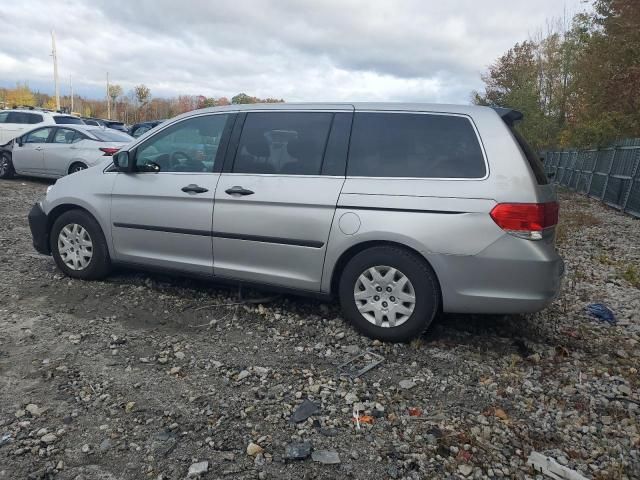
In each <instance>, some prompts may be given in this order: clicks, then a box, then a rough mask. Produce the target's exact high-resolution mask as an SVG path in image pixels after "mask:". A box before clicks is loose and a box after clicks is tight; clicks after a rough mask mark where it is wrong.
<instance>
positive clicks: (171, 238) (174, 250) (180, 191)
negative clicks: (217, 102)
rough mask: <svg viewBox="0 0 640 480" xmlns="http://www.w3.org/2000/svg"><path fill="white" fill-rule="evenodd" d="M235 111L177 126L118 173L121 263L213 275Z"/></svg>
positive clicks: (116, 242)
mask: <svg viewBox="0 0 640 480" xmlns="http://www.w3.org/2000/svg"><path fill="white" fill-rule="evenodd" d="M233 117H234V115H233V114H213V115H200V116H197V117H190V118H187V119H185V120H181V121H179V122H176V123H174V124H171V125H169V126H167V127H165V128H163V129H162V130H160V131H159V132H157V133H156V134H155V135H153V136H152V137H149V138H148V139H146V140H145V141H144V142H143V143H142V144H140V145H138V146H136V147H135V148H134V149H133V150H132V151H131V152H130V155H132V157H133V161H134V162H135V164H134V165H135V167H134V170H135V171H134V172H131V173H118V174H117V175H118V177H117V179H116V181H115V185H114V189H113V193H112V198H111V220H112V237H113V248H114V251H115V255H116V260H119V261H124V262H128V263H134V264H140V265H146V266H152V267H161V268H167V269H172V270H177V271H184V272H189V273H198V274H206V275H212V274H213V255H212V240H211V222H212V215H213V201H214V193H215V190H216V185H217V183H218V179H219V176H220V174H219V173H214V168H213V167H214V163H215V162H216V158H217V157H218V156H220V157H221V156H222V155H223V154H224V148H222V145H224V144H225V143H226V138H227V137H228V135H229V130H230V124H231V123H232V119H233Z"/></svg>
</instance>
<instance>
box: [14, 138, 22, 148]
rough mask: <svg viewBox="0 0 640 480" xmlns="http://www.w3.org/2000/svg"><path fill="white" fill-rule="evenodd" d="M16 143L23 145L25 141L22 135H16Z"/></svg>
mask: <svg viewBox="0 0 640 480" xmlns="http://www.w3.org/2000/svg"><path fill="white" fill-rule="evenodd" d="M16 143H17V144H18V146H19V147H21V146H22V143H23V139H22V137H16Z"/></svg>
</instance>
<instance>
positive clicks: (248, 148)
mask: <svg viewBox="0 0 640 480" xmlns="http://www.w3.org/2000/svg"><path fill="white" fill-rule="evenodd" d="M332 118H333V113H326V112H312V113H307V112H264V113H263V112H255V113H249V114H247V118H246V120H245V122H244V127H243V129H242V135H241V136H240V142H239V144H238V150H237V153H236V158H235V162H234V165H233V171H234V172H237V173H256V174H261V173H262V174H264V173H271V174H278V175H319V174H320V169H321V167H322V158H323V156H324V151H325V146H326V144H327V137H328V135H329V128H330V127H331V120H332Z"/></svg>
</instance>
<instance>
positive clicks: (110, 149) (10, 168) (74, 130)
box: [0, 125, 133, 179]
mask: <svg viewBox="0 0 640 480" xmlns="http://www.w3.org/2000/svg"><path fill="white" fill-rule="evenodd" d="M132 140H133V138H132V137H130V136H129V135H128V134H126V133H122V132H118V131H116V130H110V129H108V128H104V127H92V126H89V125H65V126H64V127H62V126H47V127H38V128H35V129H33V130H30V131H28V132H27V133H24V134H22V135H21V136H19V137H16V138H14V139H13V140H11V141H10V142H9V143H8V144H6V145H3V146H2V147H0V178H5V179H6V178H11V177H13V176H14V175H15V174H18V175H28V176H32V177H46V178H59V177H62V176H64V175H67V174H69V173H74V172H78V171H80V170H84V169H85V168H87V167H90V166H93V165H96V164H98V163H100V162H102V161H104V160H105V157H110V156H111V155H113V154H114V153H115V152H117V151H118V150H119V149H120V148H121V147H122V146H123V145H126V144H127V143H129V142H131V141H132Z"/></svg>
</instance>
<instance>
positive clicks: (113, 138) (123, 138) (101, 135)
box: [89, 128, 133, 143]
mask: <svg viewBox="0 0 640 480" xmlns="http://www.w3.org/2000/svg"><path fill="white" fill-rule="evenodd" d="M89 131H90V132H91V134H92V135H93V136H95V137H96V138H97V139H98V140H101V141H103V142H125V143H128V142H130V141H131V140H133V138H132V137H131V136H129V135H127V134H126V133H123V132H119V131H117V130H112V129H106V128H105V129H102V128H101V129H98V128H96V129H91V130H89Z"/></svg>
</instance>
